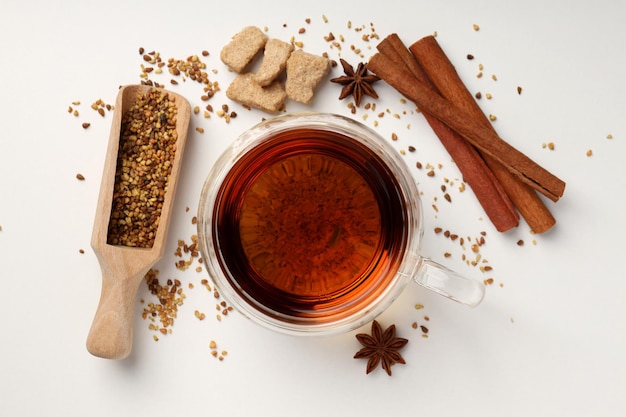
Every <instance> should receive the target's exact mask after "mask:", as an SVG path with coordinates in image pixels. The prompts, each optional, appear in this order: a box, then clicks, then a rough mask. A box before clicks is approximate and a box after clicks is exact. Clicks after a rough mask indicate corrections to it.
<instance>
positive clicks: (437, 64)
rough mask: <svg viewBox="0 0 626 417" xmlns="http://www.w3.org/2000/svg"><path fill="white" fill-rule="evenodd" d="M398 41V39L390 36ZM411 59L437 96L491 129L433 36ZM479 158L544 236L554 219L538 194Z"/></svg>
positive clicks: (421, 43) (486, 157) (487, 157)
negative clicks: (434, 88)
mask: <svg viewBox="0 0 626 417" xmlns="http://www.w3.org/2000/svg"><path fill="white" fill-rule="evenodd" d="M393 39H397V41H399V42H401V41H400V40H399V38H397V36H395V37H393ZM409 50H410V53H411V54H412V56H413V57H414V58H415V59H416V60H417V62H419V65H420V67H421V69H422V70H423V71H424V73H425V74H426V76H427V77H428V78H429V79H430V81H431V82H432V84H433V85H434V86H435V87H436V89H437V90H438V91H439V93H440V94H441V95H442V96H443V97H444V98H446V99H447V100H448V101H449V102H450V103H452V104H454V105H456V106H457V107H458V108H459V109H462V110H463V111H465V112H467V113H468V114H469V115H471V116H472V117H473V118H474V119H475V120H477V121H478V122H479V123H481V124H482V125H483V126H486V127H488V128H490V129H492V130H493V131H494V132H495V129H494V128H493V125H492V123H491V122H490V121H489V119H487V117H486V116H485V114H484V113H483V111H482V110H481V109H480V107H479V106H478V103H476V100H474V97H473V96H472V94H471V93H470V92H469V90H468V89H467V88H466V87H465V84H464V83H463V81H462V80H461V78H460V77H459V75H458V73H457V72H456V69H455V68H454V65H453V64H452V63H451V62H450V60H449V59H448V57H447V56H446V54H445V52H444V51H443V49H442V48H441V46H440V45H439V43H438V42H437V40H436V39H435V37H434V36H426V37H424V38H422V39H420V40H418V41H417V42H415V43H413V44H412V45H411V46H410V47H409ZM481 156H482V157H483V158H484V160H485V162H486V163H487V165H488V166H489V168H491V170H492V171H493V173H494V175H495V176H496V177H497V178H498V180H499V181H500V183H501V184H502V186H503V187H504V189H505V190H506V192H507V194H508V196H509V197H510V198H511V200H512V201H513V204H514V205H515V207H517V209H518V210H519V211H520V213H521V214H522V217H523V218H524V219H525V220H526V223H528V225H529V226H530V228H531V230H532V231H533V232H535V233H543V232H545V231H547V230H548V229H550V228H551V227H552V226H554V225H555V223H556V220H555V219H554V217H553V216H552V214H551V213H550V211H549V210H548V208H547V207H546V205H545V204H544V203H543V201H542V200H541V198H539V196H538V195H537V193H536V192H535V191H534V190H533V189H532V188H531V187H529V186H528V185H526V184H524V183H522V182H520V181H517V179H516V177H515V176H514V175H512V174H511V173H510V172H509V171H508V170H507V169H506V168H505V167H504V166H503V165H502V164H500V163H499V162H498V161H496V160H495V159H494V158H493V157H491V156H490V155H487V154H484V153H482V152H481Z"/></svg>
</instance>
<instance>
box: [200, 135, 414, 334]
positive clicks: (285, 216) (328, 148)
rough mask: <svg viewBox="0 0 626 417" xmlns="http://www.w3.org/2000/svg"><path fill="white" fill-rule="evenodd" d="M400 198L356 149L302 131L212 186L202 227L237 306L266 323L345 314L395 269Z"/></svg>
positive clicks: (376, 163) (391, 181)
mask: <svg viewBox="0 0 626 417" xmlns="http://www.w3.org/2000/svg"><path fill="white" fill-rule="evenodd" d="M403 198H404V197H403V196H402V195H401V194H400V191H399V186H398V184H397V183H396V180H395V178H394V176H393V173H392V172H390V170H389V168H388V167H387V166H386V165H385V163H384V162H383V161H382V160H381V159H380V157H379V156H378V155H377V154H376V153H375V152H373V151H371V150H370V149H368V148H367V147H365V146H364V145H363V144H362V143H361V142H359V141H357V140H354V139H351V138H349V137H347V136H344V135H343V134H341V133H335V132H329V131H326V130H316V129H309V128H303V129H295V130H289V131H285V132H283V133H278V134H275V135H274V136H272V137H271V139H269V140H266V141H265V142H263V144H261V145H259V146H257V147H256V148H254V149H253V150H251V151H250V152H248V153H247V154H245V155H244V156H243V157H242V158H240V159H239V160H238V162H237V163H236V164H235V166H234V167H233V168H232V169H231V170H230V171H229V173H228V175H227V177H226V179H225V181H224V182H223V184H222V186H221V189H220V191H219V195H218V203H217V205H216V208H215V213H214V217H213V219H214V224H213V225H212V227H213V228H214V230H215V234H216V236H217V241H216V243H215V244H216V246H217V248H216V249H218V250H216V252H217V253H218V254H220V259H219V262H220V265H221V267H222V269H223V270H224V271H225V275H226V276H227V277H228V279H229V280H230V281H231V285H232V286H233V287H234V288H235V289H236V291H237V292H238V293H239V295H240V296H242V298H244V299H245V300H246V302H248V303H249V304H251V305H253V306H255V307H257V308H259V309H261V310H263V311H264V312H266V313H269V314H270V315H273V316H274V317H279V318H281V319H283V320H289V317H297V318H310V319H311V320H313V321H319V322H325V321H331V320H337V319H339V318H341V317H344V316H348V315H350V314H351V313H353V312H356V311H359V310H360V309H362V308H363V307H364V306H365V305H367V304H369V303H370V302H371V301H372V300H373V299H375V298H376V297H377V296H379V295H380V294H381V293H382V292H383V291H384V289H385V287H386V286H387V284H388V283H389V282H390V281H391V280H392V279H393V277H394V275H395V273H396V271H397V269H398V266H399V263H400V261H401V255H402V254H403V252H404V249H405V245H406V242H405V241H406V230H405V229H406V225H405V223H406V214H405V212H406V211H405V207H404V204H403Z"/></svg>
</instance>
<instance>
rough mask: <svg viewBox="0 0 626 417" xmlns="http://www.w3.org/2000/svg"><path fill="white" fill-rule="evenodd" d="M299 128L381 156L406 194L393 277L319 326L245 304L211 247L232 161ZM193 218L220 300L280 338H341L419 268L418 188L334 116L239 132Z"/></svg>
mask: <svg viewBox="0 0 626 417" xmlns="http://www.w3.org/2000/svg"><path fill="white" fill-rule="evenodd" d="M303 127H306V128H314V129H326V130H328V129H329V128H331V129H332V130H333V131H337V130H338V131H339V133H342V134H344V135H347V136H350V137H351V138H353V139H356V140H360V141H364V142H366V145H367V146H368V148H370V149H372V150H374V151H375V152H376V153H377V154H378V155H379V156H381V158H382V159H383V160H384V162H385V163H386V164H387V165H388V166H389V167H390V168H391V170H392V171H393V172H394V173H395V174H396V180H397V181H398V183H399V184H400V189H401V191H402V193H403V194H404V195H405V201H404V203H405V206H407V207H406V212H407V223H408V224H407V225H406V229H407V236H406V245H405V253H404V254H403V255H401V261H400V264H399V267H398V270H397V271H396V273H395V276H394V277H393V278H392V280H391V282H390V283H389V284H388V285H387V286H386V288H384V289H383V290H382V291H381V293H380V294H378V295H377V296H376V297H375V299H374V300H373V301H372V302H371V303H369V304H368V305H367V306H366V308H363V309H361V310H359V311H356V312H354V313H352V314H350V315H347V316H345V317H342V318H340V319H338V320H336V321H331V322H322V323H320V322H314V321H313V320H311V321H307V320H299V322H293V321H291V320H280V317H283V318H286V317H288V316H287V315H284V314H282V313H275V314H274V316H275V317H273V316H270V315H267V314H265V313H263V312H262V311H260V310H259V309H258V308H257V307H255V306H254V305H251V304H250V303H249V302H248V301H246V300H244V299H243V297H241V296H240V295H239V294H238V292H237V291H236V290H235V289H234V288H233V287H232V284H231V283H230V282H229V280H228V278H227V277H226V276H225V274H224V272H223V271H222V269H221V266H220V263H219V262H218V260H217V259H218V256H219V255H218V253H217V252H216V249H215V246H214V245H213V231H212V221H213V212H214V208H215V205H216V197H217V194H218V192H219V189H220V187H221V185H222V183H223V181H224V179H225V178H226V176H227V175H228V173H229V172H230V170H231V169H232V168H233V166H234V164H235V163H236V161H237V160H238V159H239V158H240V157H241V156H243V155H244V154H246V153H247V152H249V151H250V150H252V149H254V148H255V147H256V146H258V145H259V144H260V143H262V142H263V141H264V140H265V139H267V138H268V137H271V136H272V135H275V134H277V133H280V132H284V131H288V130H293V129H301V128H303ZM197 219H198V220H197V229H198V244H199V247H200V252H201V255H202V258H203V259H204V262H205V267H206V269H207V271H208V273H209V276H210V277H211V279H212V281H213V284H214V285H215V287H216V288H217V289H218V291H219V293H220V295H222V296H223V297H224V299H225V300H226V301H227V302H228V303H229V304H230V305H232V306H233V307H234V308H235V309H236V310H237V311H239V312H240V313H242V314H243V315H244V316H245V317H247V318H248V319H250V320H252V321H253V322H255V323H257V324H259V325H261V326H263V327H266V328H269V329H272V330H275V331H278V332H280V333H287V334H292V335H332V334H338V333H344V332H347V331H350V330H354V329H356V328H358V327H361V326H362V325H364V324H366V323H368V322H369V321H371V320H372V319H374V318H375V317H376V316H378V315H379V314H380V313H382V312H383V311H384V310H385V309H387V308H388V307H389V306H390V305H391V303H393V301H394V300H395V299H396V298H397V297H398V296H399V295H400V293H401V290H402V289H404V287H405V286H406V284H407V283H408V282H409V281H410V279H411V277H412V276H413V274H414V272H415V269H416V268H417V265H418V264H419V246H420V242H421V238H422V235H423V230H422V224H423V222H422V207H421V201H420V198H419V193H418V192H417V185H416V184H415V180H414V179H413V176H412V175H411V174H410V172H409V171H408V167H407V165H406V163H405V162H404V160H403V159H401V157H400V154H399V153H398V152H397V151H396V150H395V148H393V147H392V146H391V144H389V143H388V142H387V141H385V139H384V138H382V137H381V136H380V134H379V133H378V132H376V131H374V130H373V129H371V128H369V127H367V126H365V125H364V124H362V123H361V122H359V121H356V120H354V119H350V118H348V117H345V116H342V115H338V114H333V113H318V112H299V113H289V114H284V115H280V116H276V117H273V118H268V119H265V120H263V121H261V122H260V123H258V124H256V125H254V126H252V127H251V128H249V129H247V130H245V131H244V132H242V133H241V134H240V135H239V136H238V137H237V138H236V139H235V140H234V141H233V143H232V144H231V145H229V146H228V147H227V148H226V150H225V151H224V152H223V153H222V155H221V156H220V157H219V158H218V159H217V161H216V163H215V165H214V166H213V167H212V169H211V171H210V172H209V174H208V176H207V178H206V180H205V182H204V185H203V187H202V191H201V194H200V202H199V206H198V217H197Z"/></svg>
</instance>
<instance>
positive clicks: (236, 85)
mask: <svg viewBox="0 0 626 417" xmlns="http://www.w3.org/2000/svg"><path fill="white" fill-rule="evenodd" d="M226 97H228V98H229V99H231V100H234V101H236V102H238V103H241V104H243V105H246V106H250V107H254V108H255V109H259V110H263V111H265V112H268V113H276V112H277V111H279V110H280V109H281V108H282V107H283V104H284V103H285V100H286V99H287V94H286V93H285V90H284V88H283V86H282V84H281V83H280V82H278V81H274V82H273V83H271V84H270V85H268V86H267V87H261V86H260V85H259V84H257V82H256V81H255V75H254V74H252V73H247V74H240V75H238V76H237V77H236V78H235V79H234V80H233V82H232V83H231V84H230V85H229V86H228V89H227V90H226Z"/></svg>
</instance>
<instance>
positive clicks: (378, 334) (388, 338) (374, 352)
mask: <svg viewBox="0 0 626 417" xmlns="http://www.w3.org/2000/svg"><path fill="white" fill-rule="evenodd" d="M356 338H357V340H358V341H359V342H361V344H362V345H363V346H364V347H363V348H362V349H361V350H359V351H358V352H357V353H356V355H354V357H355V359H367V360H368V361H367V373H368V374H369V373H370V372H372V371H373V370H374V369H376V367H377V366H378V364H379V363H381V364H382V367H383V369H384V370H385V371H387V374H389V375H390V376H391V366H392V365H394V364H396V363H402V364H405V363H406V362H405V361H404V358H403V357H402V355H400V353H399V352H398V351H399V350H400V349H402V348H403V347H404V346H405V345H406V344H407V343H408V342H409V341H408V340H407V339H403V338H401V337H396V325H395V324H392V325H391V326H389V327H388V328H387V330H385V331H384V332H383V329H382V327H380V324H378V322H377V321H376V320H374V321H373V322H372V335H371V336H370V335H369V334H366V333H359V334H357V335H356Z"/></svg>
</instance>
